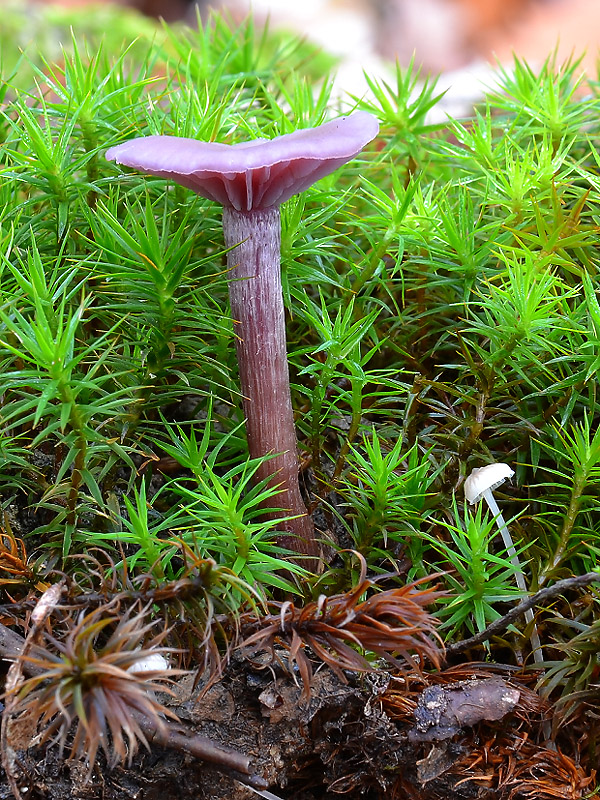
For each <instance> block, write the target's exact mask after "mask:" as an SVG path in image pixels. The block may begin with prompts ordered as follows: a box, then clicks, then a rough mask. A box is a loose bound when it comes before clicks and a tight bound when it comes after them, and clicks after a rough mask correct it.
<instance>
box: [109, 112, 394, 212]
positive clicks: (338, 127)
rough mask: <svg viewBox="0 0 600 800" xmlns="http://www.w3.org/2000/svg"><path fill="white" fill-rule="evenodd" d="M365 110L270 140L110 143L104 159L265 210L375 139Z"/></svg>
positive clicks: (170, 139) (162, 139) (371, 118)
mask: <svg viewBox="0 0 600 800" xmlns="http://www.w3.org/2000/svg"><path fill="white" fill-rule="evenodd" d="M378 131H379V122H378V121H377V119H376V117H374V116H373V114H369V113H368V112H367V111H356V112H354V114H350V115H349V116H347V117H340V118H339V119H335V120H332V121H331V122H326V123H325V124H324V125H319V126H318V127H316V128H304V129H302V130H298V131H294V132H293V133H288V134H285V135H284V136H277V137H276V138H275V139H255V140H254V141H250V142H243V143H241V144H234V145H230V144H220V143H218V142H201V141H198V140H197V139H185V138H183V137H179V136H142V137H140V138H137V139H132V140H131V141H129V142H124V143H123V144H119V145H116V147H111V148H110V149H109V150H107V152H106V158H107V159H108V160H109V161H116V163H117V164H124V165H125V166H127V167H133V168H134V169H138V170H140V171H142V172H147V173H149V174H150V175H156V176H157V177H160V178H168V179H170V180H173V181H175V182H176V183H180V184H181V185H182V186H185V187H187V188H188V189H192V190H193V191H194V192H196V193H197V194H199V195H202V197H207V198H208V199H209V200H215V201H217V202H218V203H221V204H222V205H224V206H231V207H233V208H235V209H237V210H238V211H252V210H254V209H264V208H270V207H271V206H276V205H279V204H280V203H283V202H284V200H288V199H289V198H290V197H292V196H293V195H295V194H299V193H300V192H303V191H304V190H305V189H308V187H309V186H311V185H312V184H313V183H315V181H318V180H319V179H320V178H323V177H324V176H325V175H329V173H330V172H333V171H334V170H336V169H337V168H338V167H340V166H341V165H342V164H345V163H346V161H349V160H350V159H351V158H354V156H355V155H356V154H357V153H359V152H360V151H361V150H362V148H363V147H364V146H365V145H366V144H367V143H368V142H370V141H371V140H372V139H374V138H375V136H376V135H377V132H378Z"/></svg>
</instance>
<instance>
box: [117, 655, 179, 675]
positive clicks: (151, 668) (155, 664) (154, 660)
mask: <svg viewBox="0 0 600 800" xmlns="http://www.w3.org/2000/svg"><path fill="white" fill-rule="evenodd" d="M167 669H171V665H170V664H169V662H168V661H167V659H166V658H165V657H164V656H163V655H162V654H161V653H150V654H149V655H146V656H142V657H141V658H139V659H138V660H137V661H134V663H133V664H132V665H131V666H130V667H128V669H127V672H164V671H165V670H167Z"/></svg>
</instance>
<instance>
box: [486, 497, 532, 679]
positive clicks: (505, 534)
mask: <svg viewBox="0 0 600 800" xmlns="http://www.w3.org/2000/svg"><path fill="white" fill-rule="evenodd" d="M482 497H483V499H484V500H485V501H486V503H487V504H488V506H489V509H490V511H491V512H492V515H493V517H494V520H495V522H496V525H497V526H498V530H499V531H500V535H501V536H502V541H503V542H504V547H505V548H506V552H507V553H508V555H509V557H510V563H511V564H512V565H513V567H514V568H515V581H516V584H517V587H518V588H519V589H520V590H521V592H522V593H523V595H524V596H526V595H527V594H528V593H529V592H528V589H527V583H526V582H525V574H524V572H523V568H522V567H521V562H520V561H519V556H518V555H517V551H516V550H515V545H514V542H513V540H512V536H511V535H510V531H509V530H508V528H507V526H506V522H505V521H504V517H503V516H502V513H501V511H500V509H499V508H498V503H496V499H495V497H494V495H493V494H492V490H491V489H486V490H485V492H483V494H482ZM525 619H526V620H527V622H528V623H533V628H532V629H531V638H530V641H531V649H532V651H533V660H534V661H535V663H536V664H541V663H542V662H543V661H544V654H543V653H542V643H541V641H540V636H539V633H538V629H537V625H536V624H535V615H534V613H533V609H531V608H530V609H529V610H528V611H526V612H525Z"/></svg>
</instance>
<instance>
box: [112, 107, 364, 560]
mask: <svg viewBox="0 0 600 800" xmlns="http://www.w3.org/2000/svg"><path fill="white" fill-rule="evenodd" d="M378 130H379V123H378V122H377V119H376V118H375V117H374V116H373V115H372V114H369V113H367V112H365V111H357V112H355V113H353V114H350V115H349V116H347V117H341V118H339V119H336V120H333V121H331V122H328V123H325V124H324V125H320V126H319V127H316V128H307V129H304V130H298V131H295V132H294V133H290V134H286V135H284V136H278V137H276V138H275V139H271V140H264V139H257V140H255V141H251V142H244V143H242V144H236V145H227V144H220V143H216V142H201V141H198V140H196V139H185V138H179V137H176V136H147V137H142V138H137V139H133V140H131V141H129V142H125V143H124V144H121V145H117V146H116V147H111V148H110V149H109V150H108V151H107V153H106V158H107V159H109V160H112V161H116V162H117V163H118V164H124V165H125V166H128V167H133V168H134V169H138V170H141V171H143V172H146V173H149V174H150V175H155V176H158V177H163V178H168V179H171V180H174V181H175V182H176V183H179V184H181V185H182V186H186V187H187V188H189V189H192V190H193V191H194V192H196V193H197V194H200V195H202V197H207V198H208V199H210V200H215V201H216V202H219V203H221V204H222V205H223V206H224V208H223V233H224V238H225V244H226V246H227V248H229V249H228V254H227V265H228V268H229V278H230V279H229V300H230V305H231V313H232V316H233V319H234V324H235V333H236V349H237V358H238V365H239V372H240V384H241V390H242V396H243V408H244V415H245V418H246V434H247V438H248V450H249V453H250V456H251V458H253V459H254V458H261V457H264V456H272V458H270V459H268V460H267V461H265V462H264V463H263V464H262V465H261V466H260V467H259V469H258V470H257V472H256V474H255V480H256V481H262V480H265V479H266V480H267V481H268V485H269V486H270V487H273V488H277V490H278V492H279V493H278V496H277V503H278V505H280V506H281V507H282V508H283V509H284V510H285V513H286V515H288V516H290V517H293V519H287V520H282V521H281V522H280V524H279V527H280V528H281V529H282V530H283V532H284V533H283V534H282V535H281V536H279V537H278V542H279V544H280V545H281V546H283V547H287V548H289V549H291V550H294V551H295V552H297V553H299V554H303V555H304V556H307V557H309V558H310V559H311V561H309V562H308V563H310V564H313V563H314V562H313V561H312V559H314V558H315V557H318V556H319V554H320V547H319V544H318V541H317V539H316V537H315V532H314V527H313V523H312V520H311V518H310V517H309V516H308V513H307V510H306V506H305V504H304V501H303V499H302V495H301V492H300V486H299V482H298V453H297V440H296V430H295V425H294V416H293V410H292V403H291V396H290V384H289V368H288V362H287V351H286V337H285V308H284V303H283V294H282V289H281V273H280V241H281V224H280V214H279V206H280V204H281V203H283V202H284V201H285V200H288V199H289V198H290V197H292V196H293V195H295V194H298V193H300V192H302V191H304V190H305V189H307V188H308V187H309V186H311V185H312V184H313V183H314V182H315V181H317V180H319V179H320V178H322V177H324V176H325V175H328V174H329V173H331V172H333V171H334V170H335V169H337V168H338V167H339V166H341V165H342V164H344V163H346V162H347V161H349V160H350V159H351V158H353V157H354V156H356V155H357V154H358V153H359V152H360V151H361V150H362V148H363V147H364V146H365V145H366V144H367V143H368V142H370V141H371V140H372V139H373V138H374V137H375V136H376V135H377V132H378Z"/></svg>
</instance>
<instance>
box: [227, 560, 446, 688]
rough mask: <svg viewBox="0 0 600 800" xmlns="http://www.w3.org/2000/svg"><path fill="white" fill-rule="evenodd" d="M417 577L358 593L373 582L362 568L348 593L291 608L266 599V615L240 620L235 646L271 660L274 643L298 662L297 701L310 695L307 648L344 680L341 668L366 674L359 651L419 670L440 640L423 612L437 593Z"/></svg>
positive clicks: (437, 652) (436, 657)
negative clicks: (300, 692) (300, 689)
mask: <svg viewBox="0 0 600 800" xmlns="http://www.w3.org/2000/svg"><path fill="white" fill-rule="evenodd" d="M422 582H423V581H417V582H415V583H411V584H408V585H406V586H402V587H400V588H397V589H388V590H387V591H383V592H379V593H377V594H372V595H371V596H369V597H367V598H366V599H362V598H363V597H364V595H365V594H366V593H367V592H368V591H369V590H370V589H372V587H373V582H372V581H370V580H368V579H367V578H366V577H365V570H364V565H363V572H362V575H361V578H360V580H359V581H358V584H357V586H356V587H355V588H354V589H352V590H351V591H349V592H345V593H343V594H337V595H332V596H331V597H326V596H325V595H321V596H320V597H319V598H318V600H316V601H313V602H309V603H307V604H306V605H305V606H303V607H302V608H297V607H296V606H295V605H294V604H293V603H292V602H290V601H287V602H284V603H277V602H271V603H269V609H270V610H271V611H272V613H268V614H266V615H265V616H263V617H260V618H258V619H257V618H256V617H255V616H253V615H246V617H243V618H242V620H241V629H242V633H243V634H244V635H245V638H244V639H243V641H242V643H241V645H240V648H241V649H242V650H243V651H245V652H246V654H247V655H248V657H251V655H252V654H254V653H257V652H260V651H264V650H266V651H268V652H270V653H271V656H272V659H273V660H275V659H276V646H278V647H280V648H283V650H284V651H286V654H287V659H288V662H289V666H291V665H293V664H294V663H295V664H296V665H297V666H298V670H299V672H300V677H301V678H302V683H303V686H304V693H303V699H304V700H306V699H307V698H308V696H309V694H310V683H311V678H312V674H313V668H312V664H311V660H310V657H309V655H308V654H307V649H308V648H310V650H311V651H312V653H313V654H314V656H315V657H316V658H317V659H319V660H320V661H322V662H324V663H325V664H327V665H328V666H329V667H331V669H333V670H334V672H335V673H336V675H337V676H338V678H340V680H342V681H345V676H344V673H343V670H350V671H353V672H371V671H373V670H374V669H375V668H376V667H375V666H374V664H373V662H372V661H369V660H368V659H367V657H366V656H365V655H363V653H362V652H360V651H363V652H368V653H373V654H375V655H376V656H379V657H380V658H383V659H385V660H386V661H387V662H388V663H389V664H392V665H393V666H394V667H396V668H399V669H405V668H406V665H408V666H409V668H410V669H411V670H412V671H415V670H416V671H417V672H418V671H419V670H420V667H421V666H422V664H423V663H424V662H425V661H426V660H429V661H431V662H432V663H433V664H434V665H435V666H439V664H440V660H441V657H442V649H441V640H439V644H438V642H436V638H437V634H436V631H435V626H436V620H435V619H434V618H433V617H432V616H431V615H430V614H429V613H428V612H427V611H426V610H425V606H427V605H429V604H431V603H433V602H435V600H437V599H438V598H439V597H440V592H438V591H436V589H435V588H429V589H420V588H418V584H419V583H422Z"/></svg>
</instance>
